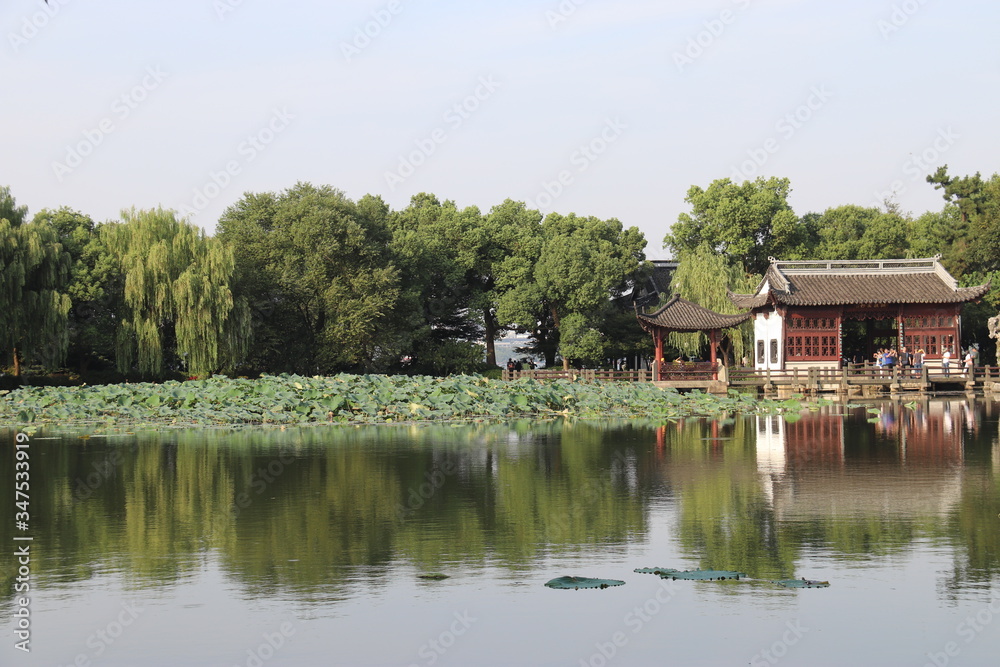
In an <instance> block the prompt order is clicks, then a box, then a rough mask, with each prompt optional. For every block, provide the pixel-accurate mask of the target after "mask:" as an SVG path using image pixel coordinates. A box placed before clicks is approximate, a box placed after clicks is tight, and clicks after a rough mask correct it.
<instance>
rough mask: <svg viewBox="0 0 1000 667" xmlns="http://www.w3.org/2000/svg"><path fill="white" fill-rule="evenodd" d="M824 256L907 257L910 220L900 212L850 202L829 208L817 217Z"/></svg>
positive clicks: (818, 252)
mask: <svg viewBox="0 0 1000 667" xmlns="http://www.w3.org/2000/svg"><path fill="white" fill-rule="evenodd" d="M815 226H816V234H817V236H818V243H817V245H816V248H815V250H814V251H813V254H814V256H815V257H818V258H822V259H894V258H901V257H905V256H906V253H907V249H908V247H909V237H910V235H909V232H910V222H909V221H908V220H906V219H905V218H903V217H902V216H900V215H899V214H898V213H892V212H885V211H881V210H879V209H877V208H874V207H871V208H863V207H861V206H854V205H846V206H837V207H835V208H828V209H827V210H826V211H824V212H823V214H822V215H820V216H819V217H818V218H816V220H815Z"/></svg>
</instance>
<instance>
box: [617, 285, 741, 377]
mask: <svg viewBox="0 0 1000 667" xmlns="http://www.w3.org/2000/svg"><path fill="white" fill-rule="evenodd" d="M635 314H636V318H637V319H638V320H639V326H641V327H642V328H643V330H644V331H648V332H649V333H651V334H652V335H653V344H654V345H655V347H656V358H655V361H654V368H655V376H656V377H657V379H662V376H663V372H664V368H663V366H664V364H663V362H664V359H663V341H664V340H665V339H666V337H667V334H669V333H671V332H673V331H676V332H679V333H697V332H700V333H704V334H707V335H708V340H709V343H710V345H709V349H710V352H709V354H710V361H711V364H712V366H711V368H712V369H713V374H714V372H715V371H714V369H716V368H717V365H716V362H717V361H718V356H717V354H716V350H717V348H718V346H719V338H720V336H719V332H720V331H721V330H722V329H728V328H730V327H735V326H739V325H740V324H743V323H744V322H746V321H747V320H749V319H750V317H751V313H741V314H739V315H723V314H721V313H717V312H715V311H712V310H709V309H708V308H702V307H701V306H699V305H698V304H696V303H691V302H690V301H687V300H686V299H682V298H681V297H680V295H678V294H675V295H674V296H672V297H671V298H670V300H669V301H667V303H665V304H664V305H663V306H661V307H660V308H659V309H658V310H657V311H656V312H653V313H650V314H648V315H647V314H645V313H642V312H640V311H639V307H638V305H636V312H635Z"/></svg>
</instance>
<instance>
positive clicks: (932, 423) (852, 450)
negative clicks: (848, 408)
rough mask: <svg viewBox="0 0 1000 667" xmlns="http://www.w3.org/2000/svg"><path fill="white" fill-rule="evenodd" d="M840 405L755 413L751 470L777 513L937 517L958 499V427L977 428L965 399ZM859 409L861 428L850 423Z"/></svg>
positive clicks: (960, 445) (960, 436)
mask: <svg viewBox="0 0 1000 667" xmlns="http://www.w3.org/2000/svg"><path fill="white" fill-rule="evenodd" d="M841 410H843V408H842V407H839V406H825V407H823V408H821V409H820V411H819V412H815V413H803V414H802V416H801V418H800V419H798V420H797V421H792V422H788V421H786V420H785V419H784V418H782V417H780V416H760V417H757V418H756V427H757V469H758V471H759V473H760V475H761V476H762V477H763V482H764V492H765V494H766V496H767V497H768V499H769V500H770V501H771V504H772V505H773V507H774V509H775V513H776V515H777V516H778V518H789V517H795V516H812V517H815V516H821V515H822V516H829V515H830V514H831V512H832V513H834V514H848V515H861V514H872V513H875V514H880V515H886V514H894V515H920V514H939V513H941V512H943V511H946V510H947V509H948V508H950V507H952V506H954V504H955V503H957V502H958V500H959V496H960V491H961V464H962V462H963V459H964V456H963V431H964V430H965V429H966V428H968V429H974V428H976V426H977V421H976V415H975V411H974V409H970V406H969V404H968V402H967V401H965V400H954V401H933V402H931V401H928V400H923V401H919V402H917V404H916V405H915V406H913V407H905V406H903V405H901V404H899V403H886V404H885V405H883V406H881V408H880V411H879V414H877V415H875V414H868V413H866V412H865V408H858V409H854V410H855V413H854V414H852V415H851V416H849V417H844V416H842V415H841V414H839V411H841ZM835 411H837V412H835ZM866 414H868V416H869V417H870V418H871V420H874V423H871V424H870V428H871V430H870V431H868V432H865V429H864V426H866V425H868V424H866V423H865V422H863V421H861V423H860V424H859V423H858V422H857V421H854V420H859V419H860V418H863V417H864V416H865V415H866ZM927 473H929V474H927Z"/></svg>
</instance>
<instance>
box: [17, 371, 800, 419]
mask: <svg viewBox="0 0 1000 667" xmlns="http://www.w3.org/2000/svg"><path fill="white" fill-rule="evenodd" d="M799 408H801V404H800V403H799V402H798V400H796V399H791V400H773V399H759V398H757V397H755V396H752V395H749V394H741V393H737V392H735V391H733V392H730V394H729V395H728V396H715V395H712V394H705V393H701V392H691V393H685V394H682V393H679V392H677V391H676V390H673V389H661V388H658V387H655V386H654V385H652V384H649V383H644V382H613V381H582V380H571V379H565V380H551V381H538V380H530V379H522V380H516V381H513V382H503V381H501V380H493V379H489V378H486V377H482V376H479V375H452V376H448V377H443V378H442V377H432V376H406V375H397V376H389V375H348V374H340V375H334V376H315V377H306V376H300V375H279V376H274V375H265V376H262V377H260V378H258V379H254V380H251V379H245V378H228V377H225V376H221V375H219V376H215V377H212V378H209V379H206V380H190V381H186V382H177V381H168V382H164V383H159V384H156V383H149V382H140V383H134V384H132V383H125V384H115V385H95V386H88V385H84V386H74V387H64V386H49V387H22V388H20V389H16V390H14V391H8V392H0V426H24V425H32V424H33V425H42V424H45V425H59V426H72V427H75V426H81V427H85V426H122V425H134V426H164V427H170V426H176V427H188V426H303V425H309V424H315V425H336V424H342V425H358V424H392V423H415V422H447V421H464V422H468V421H505V420H508V419H524V418H533V419H551V418H565V417H569V418H581V419H594V418H654V419H664V420H676V419H681V418H685V417H711V416H721V415H724V414H727V413H733V412H744V413H768V414H773V413H776V412H780V411H783V410H789V411H793V412H797V411H798V409H799Z"/></svg>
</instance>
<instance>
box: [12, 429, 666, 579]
mask: <svg viewBox="0 0 1000 667" xmlns="http://www.w3.org/2000/svg"><path fill="white" fill-rule="evenodd" d="M645 433H647V435H648V432H645ZM632 437H633V435H632V433H631V429H624V428H623V429H619V430H614V429H612V430H607V429H603V428H600V427H594V426H585V425H573V424H567V425H563V424H561V423H546V424H538V425H534V426H533V427H531V428H527V427H526V426H525V425H520V426H518V427H517V428H515V429H513V430H511V429H509V428H507V427H495V426H482V427H462V428H455V427H450V426H449V427H444V426H434V427H414V428H409V427H397V428H381V429H319V428H306V429H290V430H288V431H251V430H247V431H236V432H224V431H218V432H206V431H177V432H172V433H167V434H166V435H164V434H162V433H155V434H148V435H139V436H135V437H129V438H127V440H125V441H127V442H129V443H130V444H128V445H127V446H123V445H121V444H111V443H110V441H107V440H103V439H97V438H94V439H91V440H89V441H83V442H84V443H85V444H84V445H83V446H80V445H78V443H77V441H76V440H66V441H62V442H59V443H58V444H56V445H53V446H52V452H53V456H51V457H48V458H47V459H45V460H44V461H42V462H40V465H45V466H46V468H45V471H44V473H42V471H41V468H39V469H38V472H37V473H36V474H38V475H42V474H44V475H45V477H46V478H48V479H52V480H59V483H58V484H56V485H53V486H50V487H47V488H46V489H45V491H41V490H40V491H39V492H38V495H37V496H36V497H37V499H38V505H37V507H38V508H40V509H39V511H38V514H37V516H38V517H39V523H38V524H36V525H37V527H38V530H39V532H38V533H37V535H38V537H37V538H36V539H37V540H38V542H39V543H40V544H44V545H46V551H47V554H48V558H46V559H40V563H39V565H40V574H41V575H42V576H44V573H45V571H49V572H51V573H55V572H56V571H58V572H59V574H60V576H61V577H64V578H66V579H70V580H72V579H75V578H88V577H90V576H92V572H91V570H90V566H89V565H87V564H88V563H99V564H100V566H101V567H102V568H108V567H110V568H114V569H122V570H124V571H126V572H128V573H129V575H130V576H131V577H134V578H135V579H136V580H137V581H140V582H142V581H144V582H147V583H155V584H165V583H169V582H171V581H175V580H177V579H178V578H183V577H186V576H190V575H191V574H193V573H194V572H196V571H198V570H199V569H200V568H201V567H202V564H203V562H204V554H205V553H206V552H213V553H216V554H218V556H219V559H220V561H221V563H222V566H223V568H224V570H225V571H227V572H228V573H229V574H230V575H231V576H234V577H236V578H238V579H240V580H242V581H244V582H245V583H246V585H248V586H250V587H251V588H252V589H254V590H259V591H267V590H273V589H274V588H276V587H284V586H290V587H292V588H295V589H297V590H309V589H313V588H324V587H329V586H331V585H333V584H335V583H337V582H344V581H345V579H352V580H357V578H358V576H359V572H371V580H372V581H373V582H375V581H381V580H382V579H381V577H380V572H379V571H380V570H382V569H384V567H385V566H388V565H389V564H391V563H392V562H394V561H397V560H400V559H402V560H406V561H410V562H413V563H415V564H417V565H418V566H419V567H422V568H431V567H434V568H437V567H439V566H441V564H442V563H445V562H449V563H464V564H469V563H484V562H485V561H486V560H487V559H489V560H491V561H493V560H496V561H499V562H501V563H505V564H508V565H511V566H518V565H523V564H530V563H531V562H532V561H533V559H534V558H536V557H537V556H538V555H540V554H542V553H547V552H551V551H553V550H556V551H559V550H567V549H570V550H578V549H581V548H584V547H585V546H587V545H593V544H608V545H613V544H616V543H621V542H623V541H625V540H627V539H629V538H630V536H633V535H636V534H640V533H642V532H644V530H645V521H646V517H645V513H644V506H645V503H644V497H643V491H642V490H641V489H639V488H638V487H637V486H636V480H637V479H639V477H638V476H637V474H636V471H635V459H636V457H635V454H634V452H633V451H632V449H630V447H631V445H629V446H623V444H622V441H627V440H629V439H630V438H632ZM164 440H166V442H167V446H166V447H164V446H163V443H164ZM647 440H648V438H647ZM117 442H119V443H121V442H123V440H122V439H120V438H119V439H118V440H117ZM111 452H117V454H116V456H117V458H116V461H117V463H116V464H115V465H114V466H112V467H113V471H112V473H111V474H110V475H109V476H108V478H107V479H103V480H101V482H100V484H98V485H96V487H95V488H94V489H93V490H92V491H91V492H90V493H89V494H88V496H87V497H86V498H85V499H83V500H73V496H72V493H73V489H72V482H71V480H74V479H76V478H77V477H80V476H83V477H86V474H87V472H89V471H90V470H91V468H92V466H93V465H94V463H95V462H97V463H99V462H101V461H103V460H104V459H106V458H107V457H108V456H109V454H110V453H111ZM619 452H623V453H622V454H619ZM168 453H169V454H168ZM9 466H10V463H9V462H5V463H3V464H0V470H4V472H9V474H11V475H12V474H13V471H12V469H9ZM5 468H7V469H5ZM43 493H45V494H46V495H44V496H43V495H42V494H43ZM34 500H35V498H33V502H34ZM7 530H9V529H7ZM6 537H7V538H8V539H9V537H10V536H9V535H7V536H6ZM3 576H4V580H5V581H7V579H8V576H7V573H4V575H3ZM362 576H363V575H362Z"/></svg>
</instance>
